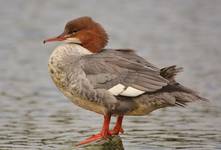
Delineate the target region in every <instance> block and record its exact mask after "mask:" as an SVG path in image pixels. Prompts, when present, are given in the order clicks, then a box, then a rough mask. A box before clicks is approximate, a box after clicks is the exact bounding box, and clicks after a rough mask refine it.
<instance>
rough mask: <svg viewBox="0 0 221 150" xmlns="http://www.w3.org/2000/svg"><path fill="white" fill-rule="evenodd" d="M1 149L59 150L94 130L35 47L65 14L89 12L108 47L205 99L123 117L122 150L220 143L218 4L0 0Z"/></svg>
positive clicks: (45, 51)
mask: <svg viewBox="0 0 221 150" xmlns="http://www.w3.org/2000/svg"><path fill="white" fill-rule="evenodd" d="M0 4H1V5H0V149H1V150H11V149H13V150H14V149H15V150H23V149H30V150H35V149H36V150H37V149H44V150H47V149H49V150H57V149H58V150H60V149H74V147H73V145H74V144H76V143H77V142H79V141H80V140H83V139H84V138H85V137H87V136H89V135H91V134H94V133H96V132H98V131H99V129H100V127H101V123H102V116H100V115H97V114H95V113H93V112H89V111H86V110H83V109H81V108H79V107H77V106H75V105H73V104H72V103H71V102H70V101H69V100H67V99H66V98H65V97H64V96H63V95H62V94H61V93H60V92H59V91H58V90H57V88H56V87H55V86H54V84H53V83H52V81H51V79H50V78H49V74H48V72H47V60H48V57H49V55H50V53H51V52H52V50H53V48H55V46H57V45H58V44H59V43H53V44H48V45H43V44H42V41H43V40H44V39H45V38H48V37H51V36H55V35H58V34H59V33H61V32H62V31H63V26H64V24H65V23H66V22H67V21H68V20H70V19H73V18H77V17H79V16H84V15H89V16H91V17H93V18H94V19H95V20H97V21H98V22H100V23H101V24H102V25H103V26H104V28H105V29H106V30H107V32H108V33H109V35H110V41H109V45H108V47H111V48H133V49H136V50H137V52H138V53H139V54H140V55H142V56H143V57H145V58H147V59H148V60H149V61H150V62H152V63H154V64H156V65H157V66H159V67H163V66H168V65H173V64H177V65H178V66H182V67H184V68H185V69H184V72H183V73H181V74H179V76H178V77H177V80H178V81H179V82H181V83H183V84H184V85H186V86H189V87H191V88H193V89H195V90H198V91H200V93H201V95H203V96H205V97H207V98H208V99H210V100H211V102H210V103H206V102H198V103H194V104H190V105H189V107H187V108H166V109H161V110H157V111H155V112H153V113H151V114H150V115H148V116H144V117H126V118H125V120H124V128H125V134H124V135H122V136H121V137H122V140H123V143H124V147H125V149H126V150H135V149H136V150H137V149H138V150H146V149H150V150H159V149H168V150H170V149H188V150H192V149H193V150H213V149H221V99H220V98H221V66H220V65H221V1H220V0H137V1H136V0H121V1H119V0H112V1H110V0H109V1H107V0H106V1H105V0H103V1H101V0H100V1H99V0H88V1H86V0H85V1H84V0H0Z"/></svg>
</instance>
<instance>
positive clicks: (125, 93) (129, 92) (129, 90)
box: [120, 86, 145, 97]
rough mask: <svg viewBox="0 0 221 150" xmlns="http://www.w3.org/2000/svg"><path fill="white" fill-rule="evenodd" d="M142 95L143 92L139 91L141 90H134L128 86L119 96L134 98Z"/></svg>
mask: <svg viewBox="0 0 221 150" xmlns="http://www.w3.org/2000/svg"><path fill="white" fill-rule="evenodd" d="M143 93H145V91H141V90H138V89H135V88H133V87H130V86H129V87H128V88H127V89H126V90H124V91H123V92H122V93H120V95H122V96H128V97H135V96H139V95H141V94H143Z"/></svg>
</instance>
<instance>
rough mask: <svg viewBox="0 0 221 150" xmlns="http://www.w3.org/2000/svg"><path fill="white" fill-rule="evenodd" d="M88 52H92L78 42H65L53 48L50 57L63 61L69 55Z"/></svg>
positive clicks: (77, 55)
mask: <svg viewBox="0 0 221 150" xmlns="http://www.w3.org/2000/svg"><path fill="white" fill-rule="evenodd" d="M90 54H93V53H92V52H90V51H89V50H87V49H86V48H84V47H82V46H81V45H79V44H74V43H65V44H63V45H60V46H58V47H56V48H55V49H54V51H53V52H52V54H51V56H50V59H51V58H53V59H56V60H57V61H63V60H65V59H66V58H68V57H70V56H76V57H80V56H83V55H90Z"/></svg>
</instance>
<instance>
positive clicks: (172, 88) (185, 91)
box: [160, 65, 208, 107]
mask: <svg viewBox="0 0 221 150" xmlns="http://www.w3.org/2000/svg"><path fill="white" fill-rule="evenodd" d="M181 71H183V68H182V67H180V68H177V67H176V65H173V66H169V67H165V68H162V69H161V70H160V75H161V76H163V77H164V78H166V79H167V80H169V81H170V82H169V85H167V86H165V87H163V88H162V91H164V92H169V93H170V94H171V95H173V97H174V98H175V99H176V101H175V104H174V105H176V106H181V107H185V106H186V104H187V103H189V102H193V101H198V100H203V101H208V99H206V98H203V97H201V96H199V93H198V92H196V91H194V90H192V89H189V88H187V87H185V86H183V85H181V84H179V83H177V82H176V81H175V76H176V75H177V73H179V72H181Z"/></svg>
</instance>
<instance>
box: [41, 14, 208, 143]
mask: <svg viewBox="0 0 221 150" xmlns="http://www.w3.org/2000/svg"><path fill="white" fill-rule="evenodd" d="M108 38H109V37H108V34H107V32H106V31H105V30H104V28H103V27H102V26H101V24H99V23H98V22H96V21H94V20H93V19H92V18H91V17H89V16H83V17H79V18H76V19H74V20H71V21H69V22H68V23H67V24H66V25H65V28H64V31H63V33H61V34H60V35H59V36H56V37H53V38H49V39H46V40H44V41H43V43H47V42H53V41H54V42H55V41H61V42H62V44H61V45H59V46H57V47H56V48H55V49H54V50H53V52H52V54H51V55H50V57H49V62H48V70H49V72H50V76H51V78H52V80H53V82H54V83H55V85H56V86H57V88H58V89H59V90H60V91H61V92H62V93H63V94H64V95H65V96H66V97H67V98H68V99H70V100H71V102H73V103H74V104H75V105H77V106H79V107H82V108H84V109H86V110H89V111H93V112H95V113H98V114H101V115H103V118H104V119H103V120H104V121H103V126H102V129H101V131H100V132H99V133H98V134H95V135H92V136H91V137H89V138H87V139H85V140H84V141H82V142H79V143H78V145H83V144H88V143H91V142H94V141H97V140H100V139H107V138H108V137H110V136H114V135H119V134H120V133H124V130H123V127H122V122H123V119H124V116H144V115H148V114H149V113H150V112H152V111H154V110H157V109H160V108H164V107H171V106H182V107H184V106H186V104H187V103H188V102H194V101H198V100H207V99H206V98H203V97H201V96H199V94H198V92H196V91H194V90H192V89H190V88H187V87H185V86H183V85H181V84H180V83H178V82H177V81H176V80H175V76H176V75H177V74H178V73H179V72H181V71H182V70H183V68H182V67H177V66H176V65H172V66H168V67H164V68H159V67H156V66H155V65H153V64H152V63H150V62H148V61H147V60H146V59H144V58H143V57H141V56H139V55H138V54H136V51H135V50H133V49H121V48H120V49H111V48H105V47H106V45H107V43H108ZM112 116H115V117H116V123H115V125H114V127H113V129H110V127H109V124H110V121H111V117H112Z"/></svg>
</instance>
